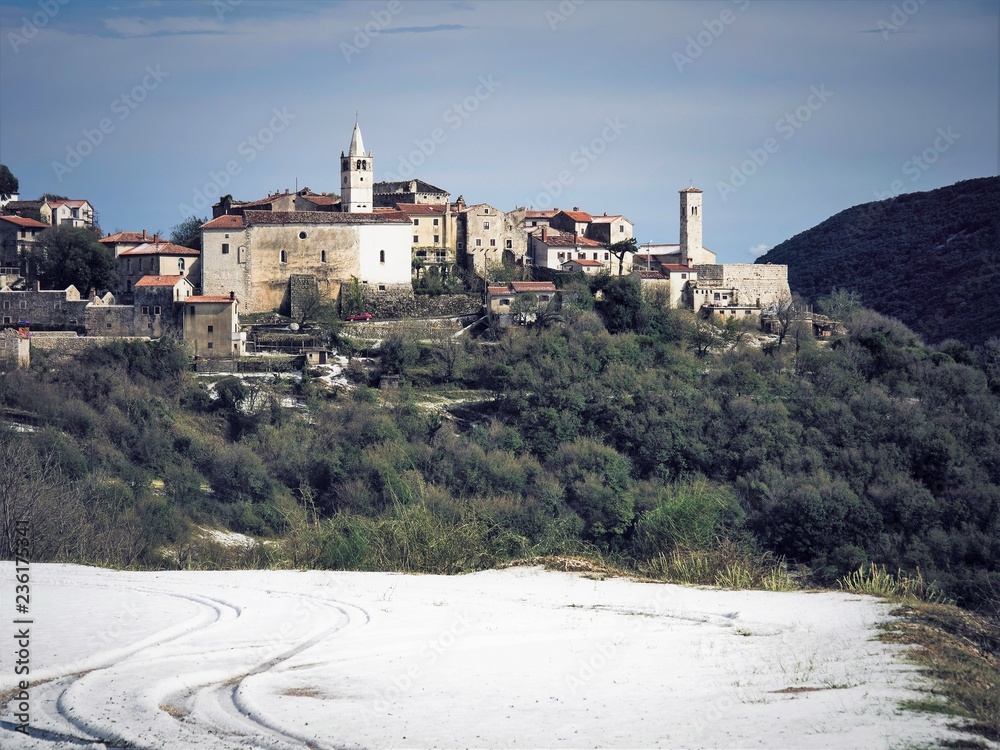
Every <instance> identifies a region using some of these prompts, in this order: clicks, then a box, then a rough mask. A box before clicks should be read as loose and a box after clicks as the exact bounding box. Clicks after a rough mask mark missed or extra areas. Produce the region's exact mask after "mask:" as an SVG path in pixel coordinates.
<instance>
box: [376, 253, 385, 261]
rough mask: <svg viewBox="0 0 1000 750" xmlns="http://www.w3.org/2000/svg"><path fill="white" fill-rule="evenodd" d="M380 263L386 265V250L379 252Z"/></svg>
mask: <svg viewBox="0 0 1000 750" xmlns="http://www.w3.org/2000/svg"><path fill="white" fill-rule="evenodd" d="M378 262H379V263H385V250H379V251H378Z"/></svg>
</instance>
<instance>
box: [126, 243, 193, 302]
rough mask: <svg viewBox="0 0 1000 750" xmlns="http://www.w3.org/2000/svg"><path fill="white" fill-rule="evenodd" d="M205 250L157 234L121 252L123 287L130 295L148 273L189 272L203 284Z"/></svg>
mask: <svg viewBox="0 0 1000 750" xmlns="http://www.w3.org/2000/svg"><path fill="white" fill-rule="evenodd" d="M200 259H201V251H199V250H195V249H194V248H190V247H184V246H182V245H175V244H174V243H172V242H167V241H166V240H160V239H158V238H155V237H154V238H153V239H151V240H150V241H149V242H145V243H143V244H141V245H137V246H135V247H133V248H130V249H128V250H123V251H122V252H121V253H120V254H119V255H118V280H119V289H120V290H121V291H122V292H123V294H124V296H125V298H129V297H130V296H131V294H132V290H133V288H134V287H135V286H136V285H137V284H138V282H139V280H140V279H141V278H143V277H144V276H148V275H153V276H186V277H187V278H188V279H189V280H190V281H191V285H192V286H193V287H194V288H195V289H197V288H199V287H200V286H201V264H200Z"/></svg>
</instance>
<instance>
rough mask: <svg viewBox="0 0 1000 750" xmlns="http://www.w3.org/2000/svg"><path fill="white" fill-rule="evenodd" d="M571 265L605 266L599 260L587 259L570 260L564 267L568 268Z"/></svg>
mask: <svg viewBox="0 0 1000 750" xmlns="http://www.w3.org/2000/svg"><path fill="white" fill-rule="evenodd" d="M570 263H579V264H580V265H581V266H603V265H604V264H603V263H601V261H599V260H588V259H587V258H571V259H570V260H567V261H566V262H565V263H563V265H564V266H567V265H569V264H570Z"/></svg>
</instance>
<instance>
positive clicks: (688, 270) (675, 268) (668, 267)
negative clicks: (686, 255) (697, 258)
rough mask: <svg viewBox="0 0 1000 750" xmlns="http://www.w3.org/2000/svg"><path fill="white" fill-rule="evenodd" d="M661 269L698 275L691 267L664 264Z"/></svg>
mask: <svg viewBox="0 0 1000 750" xmlns="http://www.w3.org/2000/svg"><path fill="white" fill-rule="evenodd" d="M661 268H663V269H665V270H667V271H683V272H684V273H697V271H695V270H694V269H693V268H691V266H680V265H677V264H674V263H664V264H663V265H662V266H661Z"/></svg>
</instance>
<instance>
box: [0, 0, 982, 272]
mask: <svg viewBox="0 0 1000 750" xmlns="http://www.w3.org/2000/svg"><path fill="white" fill-rule="evenodd" d="M998 38H1000V18H998V3H997V2H995V1H994V0H990V1H987V2H971V1H970V2H961V1H957V0H956V1H954V2H951V1H949V0H889V1H881V0H879V1H874V0H872V1H869V0H833V1H832V2H819V1H816V2H812V1H811V0H782V1H778V2H769V1H768V0H719V1H718V2H681V1H677V2H656V1H653V0H646V1H643V2H630V1H628V0H618V1H615V2H604V1H602V0H561V1H560V0H532V1H531V2H517V1H515V0H510V1H502V2H500V1H498V2H490V1H486V0H457V1H450V0H449V1H441V2H438V1H435V0H385V1H384V2H383V1H382V0H378V1H377V2H372V3H368V2H333V1H319V0H284V1H281V2H271V1H270V0H259V1H257V0H242V2H240V1H239V0H163V1H156V0H146V1H145V2H137V1H129V0H107V1H103V0H94V1H88V0H15V1H13V2H12V1H11V0H3V1H2V2H0V162H2V163H4V164H7V165H8V166H9V167H10V169H11V170H12V171H13V173H14V174H15V176H17V177H18V179H19V180H20V183H21V194H22V197H24V198H35V197H38V196H39V195H40V194H41V193H43V192H52V193H59V194H63V195H67V196H69V197H71V198H87V199H89V200H90V201H91V202H92V203H93V204H94V205H95V207H96V208H97V211H98V214H99V218H100V223H101V226H102V228H103V229H104V230H105V232H113V231H118V230H139V229H146V230H148V231H161V232H169V231H170V229H171V228H172V227H173V226H174V225H176V224H177V223H179V222H180V221H181V220H183V219H184V218H185V217H186V216H188V215H190V214H191V213H192V212H194V213H196V214H197V215H199V216H206V215H210V213H211V209H210V204H211V203H213V202H215V200H217V197H218V195H219V193H222V194H225V193H232V194H233V195H234V197H236V198H239V199H247V200H249V199H255V198H259V197H263V196H264V195H266V194H267V193H268V192H270V191H273V190H275V189H282V190H284V189H285V188H288V189H291V190H294V189H295V187H296V185H298V187H299V188H301V187H305V186H308V187H310V188H312V189H313V190H315V191H317V192H322V191H337V189H338V184H339V158H338V157H339V156H340V152H341V151H342V150H345V149H346V148H347V146H348V144H349V142H350V137H351V130H352V128H353V125H354V118H355V112H358V113H359V114H358V116H359V119H360V123H361V128H362V132H363V135H364V140H365V146H366V148H368V149H371V150H372V151H373V152H374V159H375V171H376V178H377V179H380V180H385V179H401V178H405V177H409V176H411V175H412V176H416V177H419V178H421V179H423V180H425V181H427V182H430V183H432V184H434V185H437V186H439V187H442V188H444V189H446V190H448V191H450V193H451V195H452V198H453V199H454V198H456V197H457V196H458V195H460V194H461V195H463V196H464V197H465V199H466V201H467V202H480V201H484V202H489V203H491V204H493V205H495V206H497V207H498V208H501V209H504V210H508V209H511V208H513V207H514V206H525V205H527V206H532V207H535V208H542V207H546V208H547V207H552V206H558V207H560V208H572V207H574V206H580V207H581V208H582V209H584V210H588V211H591V212H592V213H602V212H605V211H606V212H608V213H622V214H624V215H625V216H627V217H628V218H629V219H631V220H632V221H633V222H634V223H635V231H636V237H637V239H638V240H639V242H647V241H648V242H676V241H677V234H678V208H677V205H678V203H677V197H678V196H677V191H678V190H680V189H682V188H685V187H688V185H689V184H692V182H693V184H694V185H695V186H696V187H700V188H701V189H702V190H704V191H705V195H704V209H703V212H704V217H705V227H704V241H705V245H706V246H707V247H709V248H711V249H713V250H715V251H716V252H717V253H718V254H719V258H720V260H724V261H727V262H749V261H751V260H752V259H753V258H754V257H755V254H759V253H760V252H761V251H762V250H763V249H764V248H766V247H770V246H773V245H775V244H777V243H779V242H781V241H782V240H785V239H787V238H789V237H791V236H793V235H795V234H797V233H798V232H801V231H804V230H806V229H808V228H810V227H812V226H813V225H815V224H817V223H818V222H820V221H822V220H824V219H826V218H827V217H829V216H831V215H833V214H835V213H837V212H838V211H841V210H843V209H845V208H847V207H849V206H852V205H857V204H859V203H865V202H868V201H870V200H874V199H875V198H876V197H878V196H882V197H888V196H889V195H895V194H899V193H902V192H912V191H922V190H930V189H933V188H936V187H941V186H943V185H949V184H952V183H954V182H957V181H959V180H963V179H968V178H972V177H983V176H988V175H995V174H997V173H998V140H1000V135H998V133H1000V125H998V90H1000V81H998V71H1000V62H998V59H1000V58H998Z"/></svg>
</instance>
